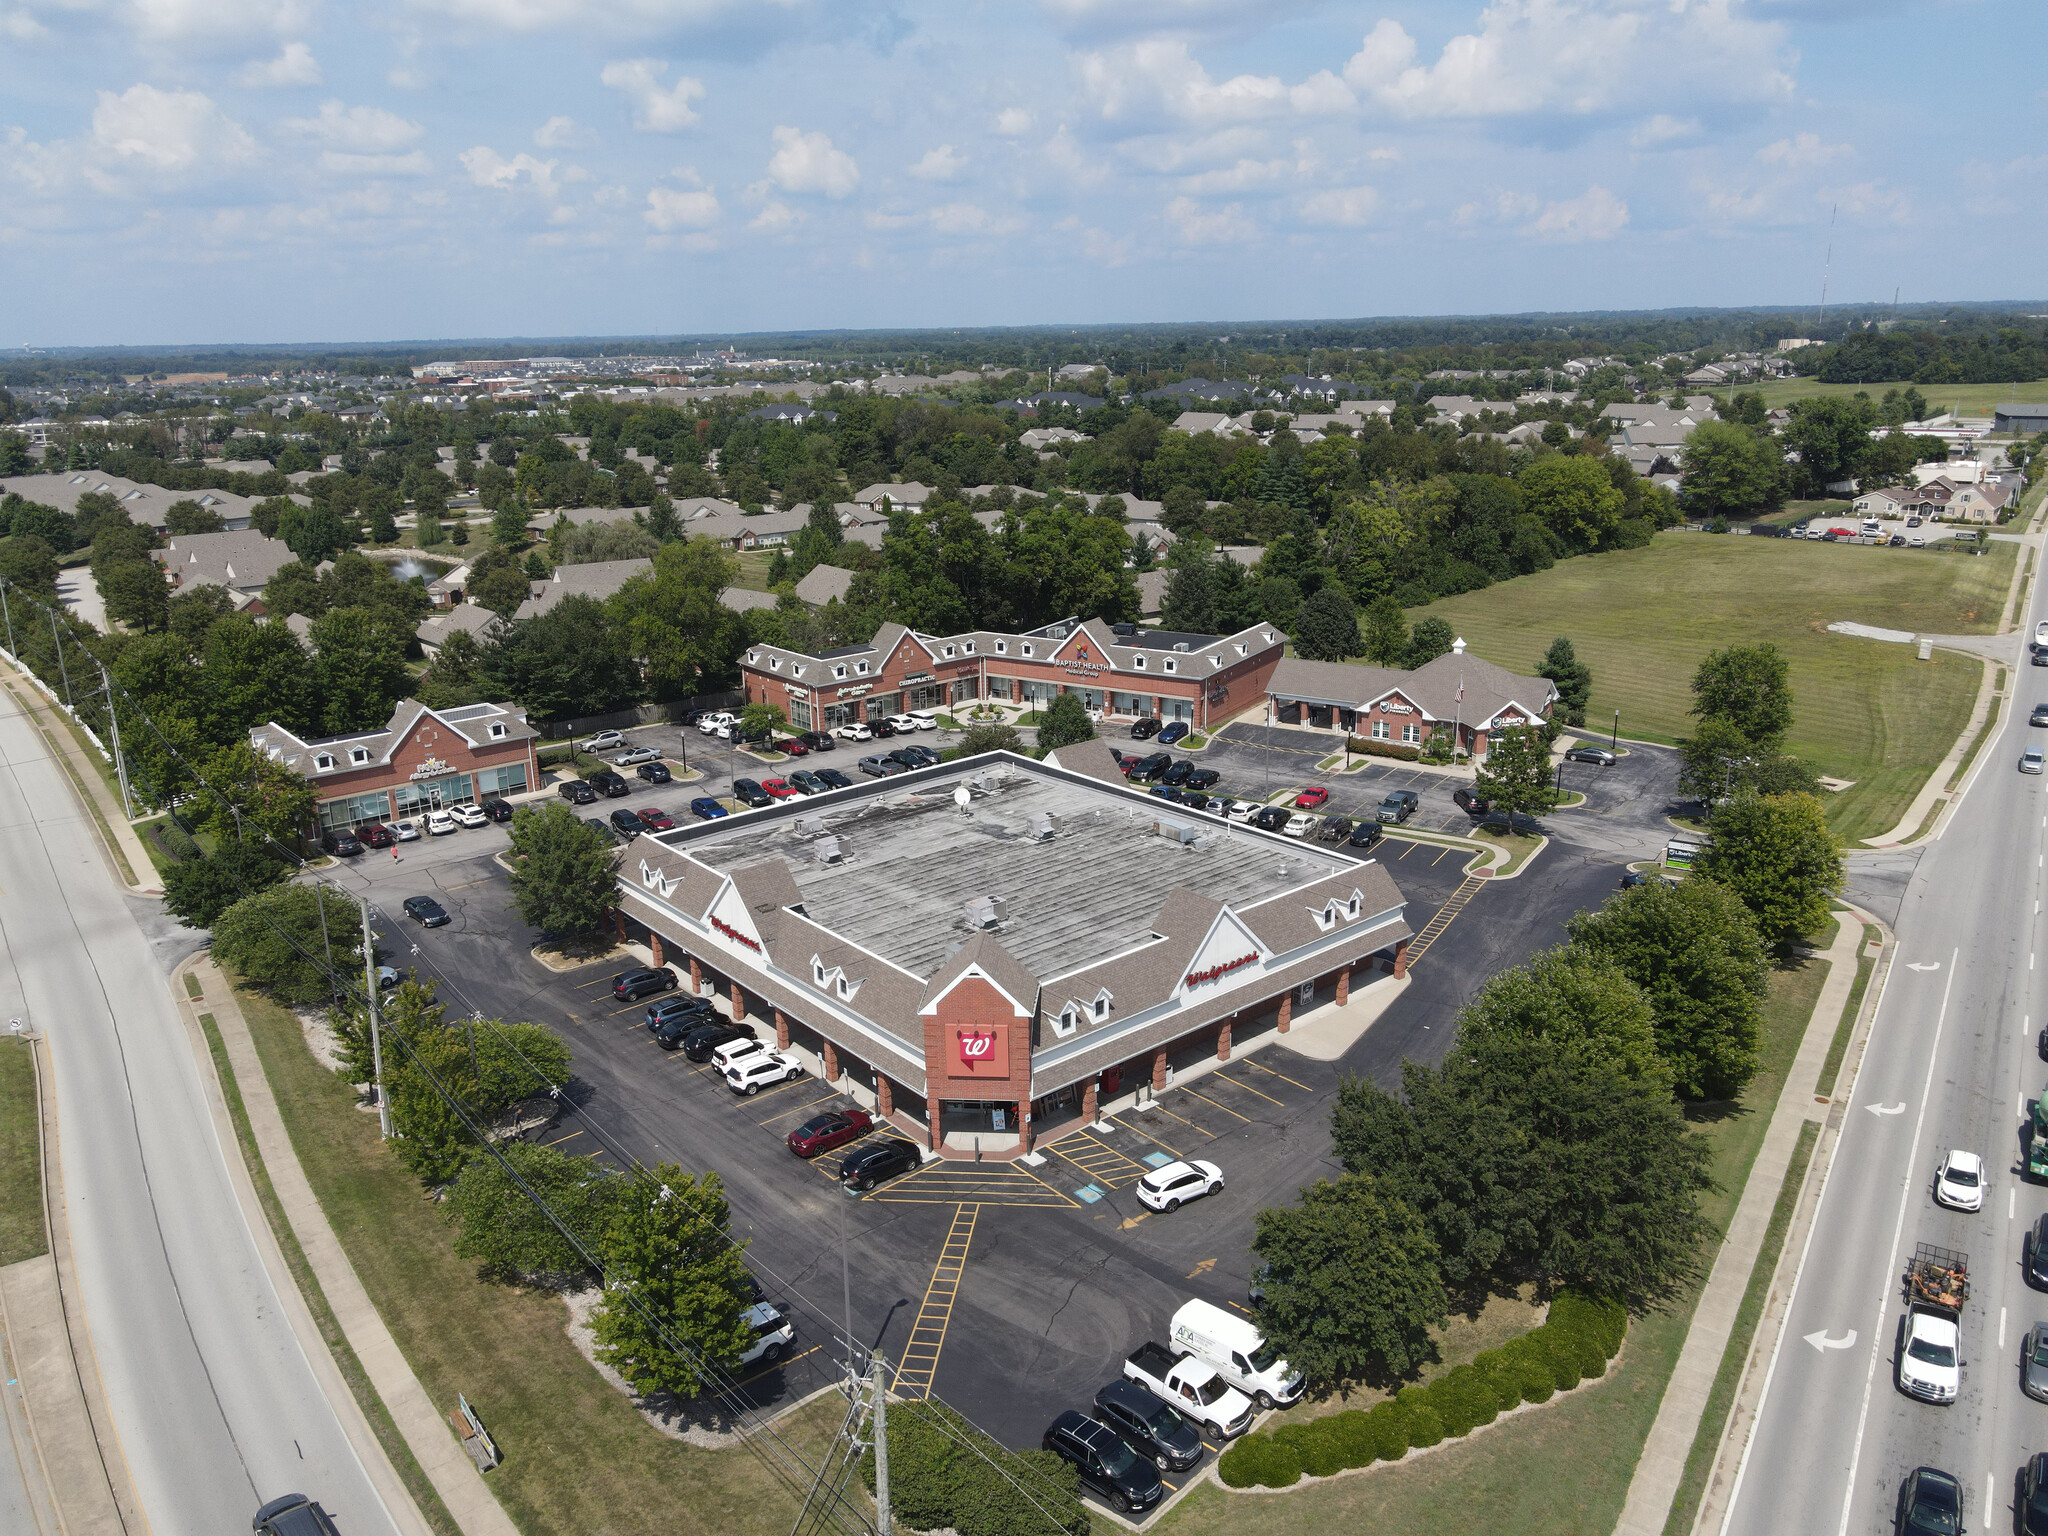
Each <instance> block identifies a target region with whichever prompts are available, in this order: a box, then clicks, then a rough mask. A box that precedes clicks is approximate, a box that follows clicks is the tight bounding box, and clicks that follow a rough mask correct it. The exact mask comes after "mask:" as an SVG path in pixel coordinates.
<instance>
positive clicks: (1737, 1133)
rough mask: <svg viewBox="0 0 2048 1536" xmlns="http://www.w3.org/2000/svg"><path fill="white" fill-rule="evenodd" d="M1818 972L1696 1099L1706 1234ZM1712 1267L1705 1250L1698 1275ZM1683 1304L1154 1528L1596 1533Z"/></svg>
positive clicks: (1624, 1471)
mask: <svg viewBox="0 0 2048 1536" xmlns="http://www.w3.org/2000/svg"><path fill="white" fill-rule="evenodd" d="M1826 975H1827V966H1826V964H1825V963H1824V962H1821V961H1816V960H1807V961H1802V962H1799V963H1798V964H1796V965H1792V966H1787V967H1784V968H1782V969H1780V970H1778V971H1776V972H1774V973H1773V975H1772V977H1771V994H1770V997H1769V999H1768V1000H1767V1001H1766V1003H1765V1007H1764V1030H1763V1039H1762V1042H1761V1050H1762V1059H1763V1070H1762V1071H1761V1072H1760V1073H1759V1074H1758V1076H1757V1079H1756V1081H1755V1082H1753V1083H1751V1084H1750V1086H1749V1089H1748V1091H1747V1092H1746V1093H1745V1094H1744V1095H1743V1097H1742V1098H1741V1099H1740V1100H1739V1101H1737V1102H1736V1103H1735V1104H1732V1105H1729V1104H1720V1105H1704V1106H1700V1107H1699V1108H1698V1109H1696V1110H1694V1111H1693V1112H1692V1113H1691V1114H1690V1116H1689V1118H1690V1119H1691V1120H1692V1122H1693V1124H1694V1126H1695V1127H1696V1128H1697V1130H1698V1131H1699V1133H1700V1134H1701V1135H1703V1136H1705V1137H1706V1138H1707V1139H1708V1141H1709V1142H1710V1143H1711V1144H1712V1146H1713V1152H1714V1164H1713V1168H1714V1178H1715V1180H1716V1181H1717V1183H1718V1184H1719V1186H1720V1188H1719V1189H1718V1190H1717V1191H1716V1192H1715V1193H1713V1194H1711V1195H1709V1196H1708V1197H1707V1198H1706V1200H1705V1201H1703V1202H1702V1210H1703V1213H1704V1214H1705V1216H1706V1217H1707V1219H1708V1221H1709V1222H1711V1223H1712V1224H1713V1229H1714V1233H1715V1235H1716V1237H1717V1238H1718V1236H1719V1234H1720V1233H1721V1232H1722V1231H1724V1230H1725V1229H1726V1227H1727V1224H1728V1221H1729V1218H1730V1217H1732V1216H1733V1215H1734V1214H1735V1207H1736V1204H1737V1203H1738V1202H1739V1201H1740V1199H1741V1198H1742V1185H1743V1181H1744V1180H1745V1179H1746V1178H1747V1177H1748V1174H1749V1165H1750V1163H1751V1162H1752V1161H1753V1160H1754V1159H1755V1157H1756V1151H1757V1148H1758V1146H1759V1145H1761V1143H1762V1141H1763V1135H1764V1128H1765V1125H1766V1123H1767V1119H1768V1116H1769V1113H1770V1110H1771V1107H1772V1106H1773V1105H1774V1104H1776V1102H1777V1099H1778V1091H1779V1089H1780V1088H1782V1087H1783V1086H1784V1081H1785V1074H1786V1072H1788V1071H1789V1070H1790V1069H1791V1065H1792V1058H1793V1057H1794V1056H1795V1055H1797V1054H1798V1050H1799V1040H1800V1037H1801V1036H1802V1035H1803V1034H1804V1033H1805V1028H1806V1021H1807V1018H1808V1016H1809V1015H1811V1014H1812V1012H1813V1005H1814V1002H1815V1000H1816V999H1817V998H1818V996H1819V995H1820V985H1821V982H1822V981H1823V980H1824V979H1825V977H1826ZM1711 1262H1712V1260H1711V1256H1710V1255H1709V1256H1707V1257H1706V1258H1705V1260H1704V1261H1703V1263H1702V1266H1701V1269H1702V1274H1704V1272H1705V1268H1706V1265H1707V1264H1710V1263H1711ZM1694 1299H1695V1298H1694V1297H1692V1296H1687V1297H1686V1298H1685V1299H1684V1300H1683V1301H1681V1302H1679V1303H1677V1304H1676V1305H1674V1306H1672V1307H1670V1308H1668V1309H1666V1310H1664V1311H1659V1312H1653V1313H1651V1314H1649V1315H1648V1316H1644V1317H1637V1318H1634V1319H1631V1321H1630V1323H1629V1330H1628V1342H1627V1343H1626V1344H1625V1345H1623V1347H1622V1353H1621V1356H1620V1362H1619V1364H1618V1365H1617V1366H1616V1367H1615V1368H1614V1369H1612V1370H1610V1371H1609V1372H1608V1374H1607V1376H1606V1377H1605V1378H1603V1379H1602V1380H1601V1381H1600V1382H1598V1383H1597V1384H1594V1385H1591V1386H1587V1387H1584V1388H1582V1389H1580V1390H1579V1391H1576V1392H1574V1393H1572V1394H1571V1395H1570V1396H1569V1397H1565V1398H1562V1399H1560V1400H1558V1401H1556V1402H1555V1403H1552V1404H1550V1405H1548V1406H1546V1407H1543V1408H1539V1409H1537V1410H1535V1411H1534V1412H1531V1413H1524V1414H1521V1415H1518V1416H1517V1417H1515V1418H1513V1419H1510V1420H1507V1421H1505V1422H1503V1423H1500V1424H1497V1425H1495V1426H1493V1427H1492V1428H1489V1429H1486V1430H1483V1431H1481V1432H1480V1433H1478V1434H1476V1435H1474V1436H1473V1437H1472V1438H1471V1439H1469V1440H1466V1441H1462V1442H1458V1443H1454V1444H1450V1445H1446V1446H1443V1447H1440V1448H1438V1449H1437V1450H1435V1451H1432V1452H1431V1453H1430V1454H1428V1455H1426V1456H1422V1457H1419V1458H1417V1459H1415V1460H1413V1461H1408V1462H1403V1463H1401V1464H1399V1465H1397V1466H1387V1467H1380V1468H1378V1469H1376V1470H1374V1471H1372V1472H1369V1473H1366V1474H1364V1475H1360V1476H1351V1477H1341V1478H1335V1479H1332V1480H1331V1481H1329V1482H1324V1483H1316V1484H1313V1485H1311V1486H1309V1487H1305V1488H1301V1489H1298V1490H1296V1491H1295V1492H1293V1493H1288V1494H1282V1495H1272V1494H1264V1495H1248V1494H1234V1493H1231V1492H1229V1491H1228V1490H1226V1489H1223V1488H1220V1487H1218V1486H1216V1485H1215V1484H1213V1483H1204V1484H1203V1485H1202V1486H1201V1487H1200V1488H1199V1489H1197V1490H1196V1491H1195V1492H1194V1493H1192V1494H1190V1495H1189V1496H1188V1498H1187V1501H1186V1502H1185V1503H1183V1504H1182V1505H1181V1506H1180V1507H1179V1508H1178V1509H1176V1510H1175V1511H1174V1512H1173V1513H1172V1514H1171V1515H1169V1516H1168V1517H1167V1518H1166V1519H1165V1520H1164V1521H1163V1522H1162V1524H1161V1531H1162V1533H1163V1536H1324V1533H1330V1536H1336V1533H1340V1532H1342V1533H1347V1536H1348V1533H1350V1532H1355V1531H1426V1532H1428V1533H1429V1536H1496V1533H1498V1532H1502V1531H1513V1532H1515V1533H1516V1536H1606V1533H1607V1532H1609V1531H1612V1530H1613V1529H1614V1523H1615V1521H1616V1520H1617V1519H1618V1518H1619V1517H1620V1515H1621V1506H1622V1502H1623V1500H1624V1499H1626V1498H1627V1496H1628V1485H1629V1480H1630V1479H1631V1478H1632V1477H1633V1476H1634V1475H1635V1463H1636V1457H1637V1455H1638V1453H1639V1452H1640V1451H1641V1448H1642V1444H1643V1441H1644V1439H1645V1438H1647V1437H1648V1435H1649V1433H1650V1424H1651V1421H1652V1420H1654V1419H1655V1418H1656V1416H1657V1408H1658V1405H1659V1403H1660V1402H1661V1401H1662V1399H1663V1395H1664V1385H1665V1383H1666V1381H1668V1380H1669V1379H1670V1376H1671V1371H1672V1368H1673V1367H1674V1366H1675V1365H1676V1364H1677V1363H1678V1353H1679V1350H1680V1349H1681V1348H1683V1346H1684V1343H1685V1331H1686V1325H1687V1323H1688V1321H1689V1320H1690V1319H1691V1316H1692V1309H1693V1302H1694ZM1464 1358H1470V1356H1469V1355H1467V1356H1465V1357H1464Z"/></svg>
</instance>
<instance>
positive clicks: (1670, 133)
mask: <svg viewBox="0 0 2048 1536" xmlns="http://www.w3.org/2000/svg"><path fill="white" fill-rule="evenodd" d="M1699 131H1700V125H1699V119H1697V118H1692V117H1673V116H1672V115H1671V114H1670V113H1668V112H1659V113H1658V114H1657V115H1656V116H1655V117H1652V118H1650V119H1649V120H1648V121H1647V122H1644V123H1641V124H1639V125H1638V126H1637V128H1636V130H1635V132H1633V133H1631V134H1630V135H1629V136H1628V143H1629V148H1631V149H1656V148H1658V147H1659V146H1661V145H1665V144H1675V143H1677V142H1678V141H1679V140H1680V139H1691V138H1697V137H1698V136H1699Z"/></svg>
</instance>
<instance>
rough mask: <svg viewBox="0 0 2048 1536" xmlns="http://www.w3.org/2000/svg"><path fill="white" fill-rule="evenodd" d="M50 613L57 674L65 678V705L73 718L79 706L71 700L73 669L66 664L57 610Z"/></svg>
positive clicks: (51, 637)
mask: <svg viewBox="0 0 2048 1536" xmlns="http://www.w3.org/2000/svg"><path fill="white" fill-rule="evenodd" d="M49 613H50V642H51V643H52V644H53V645H55V646H56V647H57V675H58V676H59V677H61V678H63V679H64V707H65V708H66V709H68V710H70V711H71V718H72V719H74V720H76V719H77V718H78V706H77V705H76V704H73V703H72V702H71V669H70V668H69V667H67V666H65V665H64V637H63V636H62V635H60V634H59V633H58V632H57V610H56V609H54V608H52V609H50V610H49Z"/></svg>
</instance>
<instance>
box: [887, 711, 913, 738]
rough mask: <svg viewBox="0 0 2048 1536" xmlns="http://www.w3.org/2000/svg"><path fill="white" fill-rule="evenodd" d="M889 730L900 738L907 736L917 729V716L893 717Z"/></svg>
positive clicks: (890, 719) (890, 720) (891, 717)
mask: <svg viewBox="0 0 2048 1536" xmlns="http://www.w3.org/2000/svg"><path fill="white" fill-rule="evenodd" d="M889 729H890V730H892V731H894V732H895V733H896V734H897V735H899V736H907V735H909V734H910V733H911V732H912V731H914V730H916V729H917V716H915V715H891V716H890V717H889Z"/></svg>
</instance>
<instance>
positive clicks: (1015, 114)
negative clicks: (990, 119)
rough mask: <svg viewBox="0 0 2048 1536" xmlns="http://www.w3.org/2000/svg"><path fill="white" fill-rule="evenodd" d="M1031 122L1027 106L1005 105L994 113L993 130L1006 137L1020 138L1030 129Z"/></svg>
mask: <svg viewBox="0 0 2048 1536" xmlns="http://www.w3.org/2000/svg"><path fill="white" fill-rule="evenodd" d="M1031 123H1032V117H1031V111H1030V109H1029V108H1028V107H1005V108H1003V110H1002V111H1000V112H998V113H997V114H996V121H995V130H996V132H997V133H999V134H1001V135H1002V136H1003V137H1004V138H1006V139H1015V138H1021V137H1022V136H1023V135H1025V134H1027V133H1029V132H1030V131H1031Z"/></svg>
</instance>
